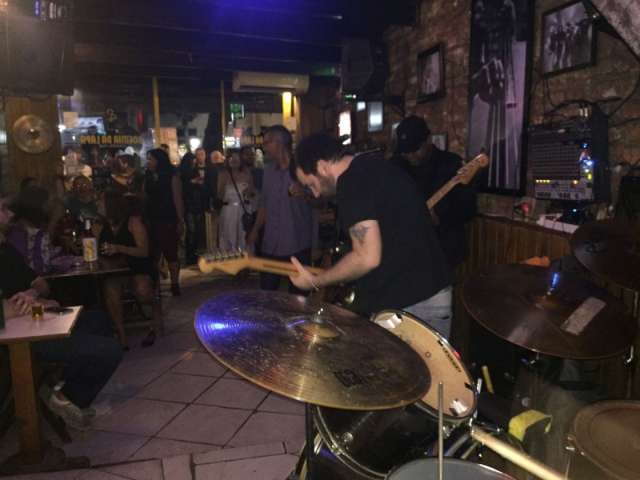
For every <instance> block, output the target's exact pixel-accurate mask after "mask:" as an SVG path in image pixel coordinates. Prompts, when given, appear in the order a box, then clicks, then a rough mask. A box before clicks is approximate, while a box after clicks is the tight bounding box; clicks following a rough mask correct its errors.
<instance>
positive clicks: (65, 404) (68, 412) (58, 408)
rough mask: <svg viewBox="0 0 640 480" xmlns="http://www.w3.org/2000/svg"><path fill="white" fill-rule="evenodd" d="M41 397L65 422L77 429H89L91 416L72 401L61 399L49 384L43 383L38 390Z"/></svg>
mask: <svg viewBox="0 0 640 480" xmlns="http://www.w3.org/2000/svg"><path fill="white" fill-rule="evenodd" d="M38 394H39V395H40V398H42V400H43V401H44V403H45V404H46V405H47V406H48V407H49V409H50V410H51V411H52V412H53V413H55V414H56V415H58V416H59V417H61V418H62V419H63V420H64V422H65V423H66V424H67V425H68V426H70V427H72V428H75V429H76V430H87V429H88V428H89V425H90V423H91V422H90V418H89V416H88V415H85V414H84V413H83V411H82V410H81V409H80V408H79V407H77V406H76V405H74V404H73V403H71V402H70V401H69V400H66V399H64V400H63V399H60V398H59V397H58V396H57V395H56V394H55V392H53V391H52V390H51V388H49V387H48V386H45V385H43V386H42V387H40V390H39V391H38Z"/></svg>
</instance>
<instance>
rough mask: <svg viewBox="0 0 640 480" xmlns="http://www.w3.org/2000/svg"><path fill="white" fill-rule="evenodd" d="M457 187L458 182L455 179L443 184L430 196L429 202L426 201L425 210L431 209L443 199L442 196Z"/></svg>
mask: <svg viewBox="0 0 640 480" xmlns="http://www.w3.org/2000/svg"><path fill="white" fill-rule="evenodd" d="M456 185H458V180H457V178H456V177H453V178H452V179H451V180H449V181H448V182H447V183H445V184H444V185H443V186H442V187H441V188H440V189H439V190H438V191H437V192H436V193H434V194H433V195H431V197H430V198H429V200H427V208H429V210H431V209H433V207H435V206H436V205H437V203H438V202H439V201H440V200H442V199H443V198H444V196H445V195H446V194H447V193H449V192H450V191H451V189H452V188H453V187H455V186H456Z"/></svg>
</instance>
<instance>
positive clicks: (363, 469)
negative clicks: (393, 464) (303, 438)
mask: <svg viewBox="0 0 640 480" xmlns="http://www.w3.org/2000/svg"><path fill="white" fill-rule="evenodd" d="M323 408H326V407H322V406H321V405H313V409H312V410H313V417H314V419H315V424H316V427H317V428H318V434H319V435H320V438H321V439H322V441H323V442H325V444H326V445H327V448H328V449H329V450H330V451H331V453H333V454H334V455H335V456H336V457H337V458H338V460H340V461H341V462H342V463H343V464H344V465H345V466H347V467H348V468H350V469H351V470H353V471H354V472H356V473H358V474H361V475H369V476H371V477H373V478H376V479H380V480H384V479H385V478H386V476H387V473H386V472H381V471H378V470H372V469H371V468H370V467H368V466H366V465H363V464H362V463H360V462H359V461H358V460H356V459H355V458H354V457H353V455H351V454H350V453H349V452H347V451H346V450H345V449H344V448H342V445H341V444H340V442H338V440H337V438H336V437H335V435H334V434H333V432H332V431H331V429H330V428H329V427H328V426H327V423H326V422H325V419H324V416H323V415H322V409H323ZM361 413H365V412H361Z"/></svg>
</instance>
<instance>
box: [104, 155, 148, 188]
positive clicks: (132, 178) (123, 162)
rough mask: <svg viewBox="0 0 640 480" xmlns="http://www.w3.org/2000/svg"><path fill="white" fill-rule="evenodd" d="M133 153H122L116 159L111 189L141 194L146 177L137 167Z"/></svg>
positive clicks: (112, 169) (112, 170)
mask: <svg viewBox="0 0 640 480" xmlns="http://www.w3.org/2000/svg"><path fill="white" fill-rule="evenodd" d="M134 165H135V159H134V157H133V155H128V154H121V155H118V156H116V159H115V161H114V163H113V166H112V168H111V185H110V189H111V190H113V191H115V192H119V193H122V194H126V193H131V194H136V195H137V194H139V193H140V191H141V190H142V182H143V181H144V177H143V176H142V175H141V174H140V172H139V171H138V170H136V168H135V166H134Z"/></svg>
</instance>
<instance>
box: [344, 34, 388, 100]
mask: <svg viewBox="0 0 640 480" xmlns="http://www.w3.org/2000/svg"><path fill="white" fill-rule="evenodd" d="M388 71H389V67H388V61H387V50H386V47H385V45H384V44H383V43H381V42H372V41H371V40H369V39H367V38H351V39H346V40H344V41H343V44H342V91H343V92H344V93H355V94H359V95H362V96H364V97H366V96H377V95H381V94H382V93H383V92H384V87H385V82H386V80H387V74H388Z"/></svg>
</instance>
